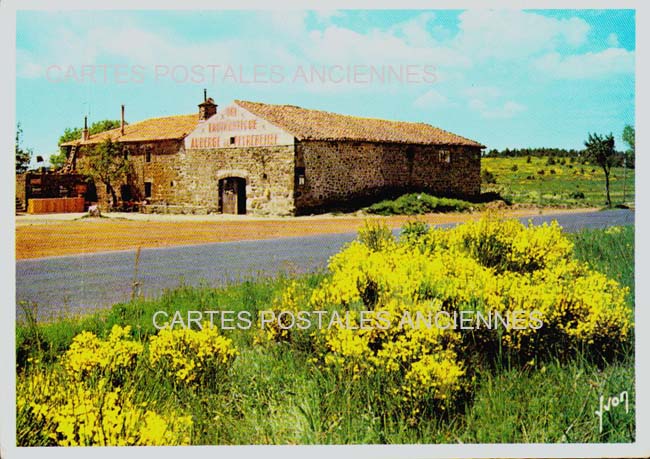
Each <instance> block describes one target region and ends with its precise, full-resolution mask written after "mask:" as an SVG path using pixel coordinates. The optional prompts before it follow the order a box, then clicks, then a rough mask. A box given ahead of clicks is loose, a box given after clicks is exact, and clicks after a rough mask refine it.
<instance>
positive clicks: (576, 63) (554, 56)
mask: <svg viewBox="0 0 650 459" xmlns="http://www.w3.org/2000/svg"><path fill="white" fill-rule="evenodd" d="M534 67H535V68H536V69H537V70H538V71H539V72H541V73H543V74H545V75H547V76H550V77H551V78H566V79H585V78H600V77H604V76H610V75H615V74H626V73H634V51H628V50H626V49H623V48H608V49H606V50H604V51H600V52H597V53H586V54H573V55H569V56H561V55H560V54H559V53H557V52H553V53H549V54H546V55H545V56H542V57H540V58H539V59H537V60H536V61H535V62H534Z"/></svg>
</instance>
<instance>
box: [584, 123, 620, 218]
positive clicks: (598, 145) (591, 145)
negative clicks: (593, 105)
mask: <svg viewBox="0 0 650 459" xmlns="http://www.w3.org/2000/svg"><path fill="white" fill-rule="evenodd" d="M585 147H586V149H585V155H586V156H587V158H589V159H590V160H591V161H592V162H594V163H595V164H598V165H599V166H600V167H602V169H603V172H604V173H605V190H606V191H607V207H612V199H611V197H610V194H609V173H610V171H611V169H612V166H613V165H614V163H616V159H617V153H616V149H615V148H614V136H613V135H612V134H609V135H608V136H600V135H598V134H589V138H588V139H587V141H586V142H585Z"/></svg>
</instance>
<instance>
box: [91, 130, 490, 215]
mask: <svg viewBox="0 0 650 459" xmlns="http://www.w3.org/2000/svg"><path fill="white" fill-rule="evenodd" d="M125 148H127V149H128V158H129V160H130V163H131V165H132V173H131V175H130V178H129V183H130V184H131V187H130V189H129V191H130V194H131V197H132V199H133V200H134V201H138V202H141V201H142V200H144V199H145V183H150V184H151V185H150V187H151V196H150V198H148V199H147V201H148V202H149V204H150V205H151V206H152V207H151V208H150V209H161V208H166V209H172V208H173V209H174V211H176V207H175V206H180V207H179V208H182V207H183V206H186V207H187V208H188V209H191V210H192V212H203V211H204V210H205V212H218V211H219V180H220V179H224V178H227V177H240V178H242V179H244V180H245V183H246V211H247V213H254V214H266V215H289V214H293V213H296V214H304V213H309V212H322V211H325V210H328V209H332V208H340V207H355V206H357V207H359V206H362V205H366V204H367V203H369V202H370V201H371V200H373V199H375V200H376V199H378V198H383V197H391V196H396V195H398V194H401V193H406V192H413V191H425V192H429V193H432V194H435V195H438V196H457V197H472V196H477V195H478V194H479V193H480V186H481V181H480V172H481V170H480V168H481V165H480V149H479V148H474V147H444V148H443V147H434V146H426V145H406V144H396V143H393V144H377V143H372V142H349V141H337V142H325V141H303V142H297V143H296V145H295V146H294V145H284V146H269V147H240V148H218V149H209V150H196V149H187V150H186V149H185V147H184V145H183V142H182V141H157V142H141V143H132V144H126V145H125ZM446 151H448V152H449V154H448V155H447V154H446V153H445V152H446ZM447 157H448V158H449V161H447ZM83 160H84V158H83V155H80V161H83ZM120 185H122V184H116V185H115V189H116V192H117V194H118V199H119V198H120V191H121V190H120ZM97 194H98V197H99V201H100V203H101V204H102V205H103V207H104V208H106V206H107V204H108V198H109V195H108V194H107V193H106V189H105V186H104V185H102V184H98V185H97Z"/></svg>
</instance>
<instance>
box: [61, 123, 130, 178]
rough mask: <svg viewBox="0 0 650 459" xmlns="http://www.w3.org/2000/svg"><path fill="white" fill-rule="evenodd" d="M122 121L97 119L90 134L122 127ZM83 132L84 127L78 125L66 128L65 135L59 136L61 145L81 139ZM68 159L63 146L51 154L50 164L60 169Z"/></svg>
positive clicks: (89, 130) (89, 131) (91, 126)
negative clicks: (57, 151)
mask: <svg viewBox="0 0 650 459" xmlns="http://www.w3.org/2000/svg"><path fill="white" fill-rule="evenodd" d="M120 123H121V121H120V120H101V121H96V122H94V123H93V124H91V125H90V127H89V128H88V134H89V135H93V134H99V133H100V132H104V131H110V130H111V129H115V128H118V127H120ZM125 124H128V123H125ZM82 133H83V129H82V128H77V127H76V128H65V131H63V135H61V137H59V145H61V144H62V143H64V142H70V141H72V140H79V139H81V134H82ZM67 159H68V157H67V155H66V151H65V148H63V147H61V148H60V150H59V153H58V154H52V155H50V165H51V166H52V167H53V168H54V169H60V168H62V167H63V166H64V165H65V163H66V161H67Z"/></svg>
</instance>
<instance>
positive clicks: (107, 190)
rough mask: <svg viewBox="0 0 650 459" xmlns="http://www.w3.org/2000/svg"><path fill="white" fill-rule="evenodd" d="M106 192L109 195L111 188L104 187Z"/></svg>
mask: <svg viewBox="0 0 650 459" xmlns="http://www.w3.org/2000/svg"><path fill="white" fill-rule="evenodd" d="M106 192H107V193H110V192H111V187H110V186H108V185H106Z"/></svg>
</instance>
